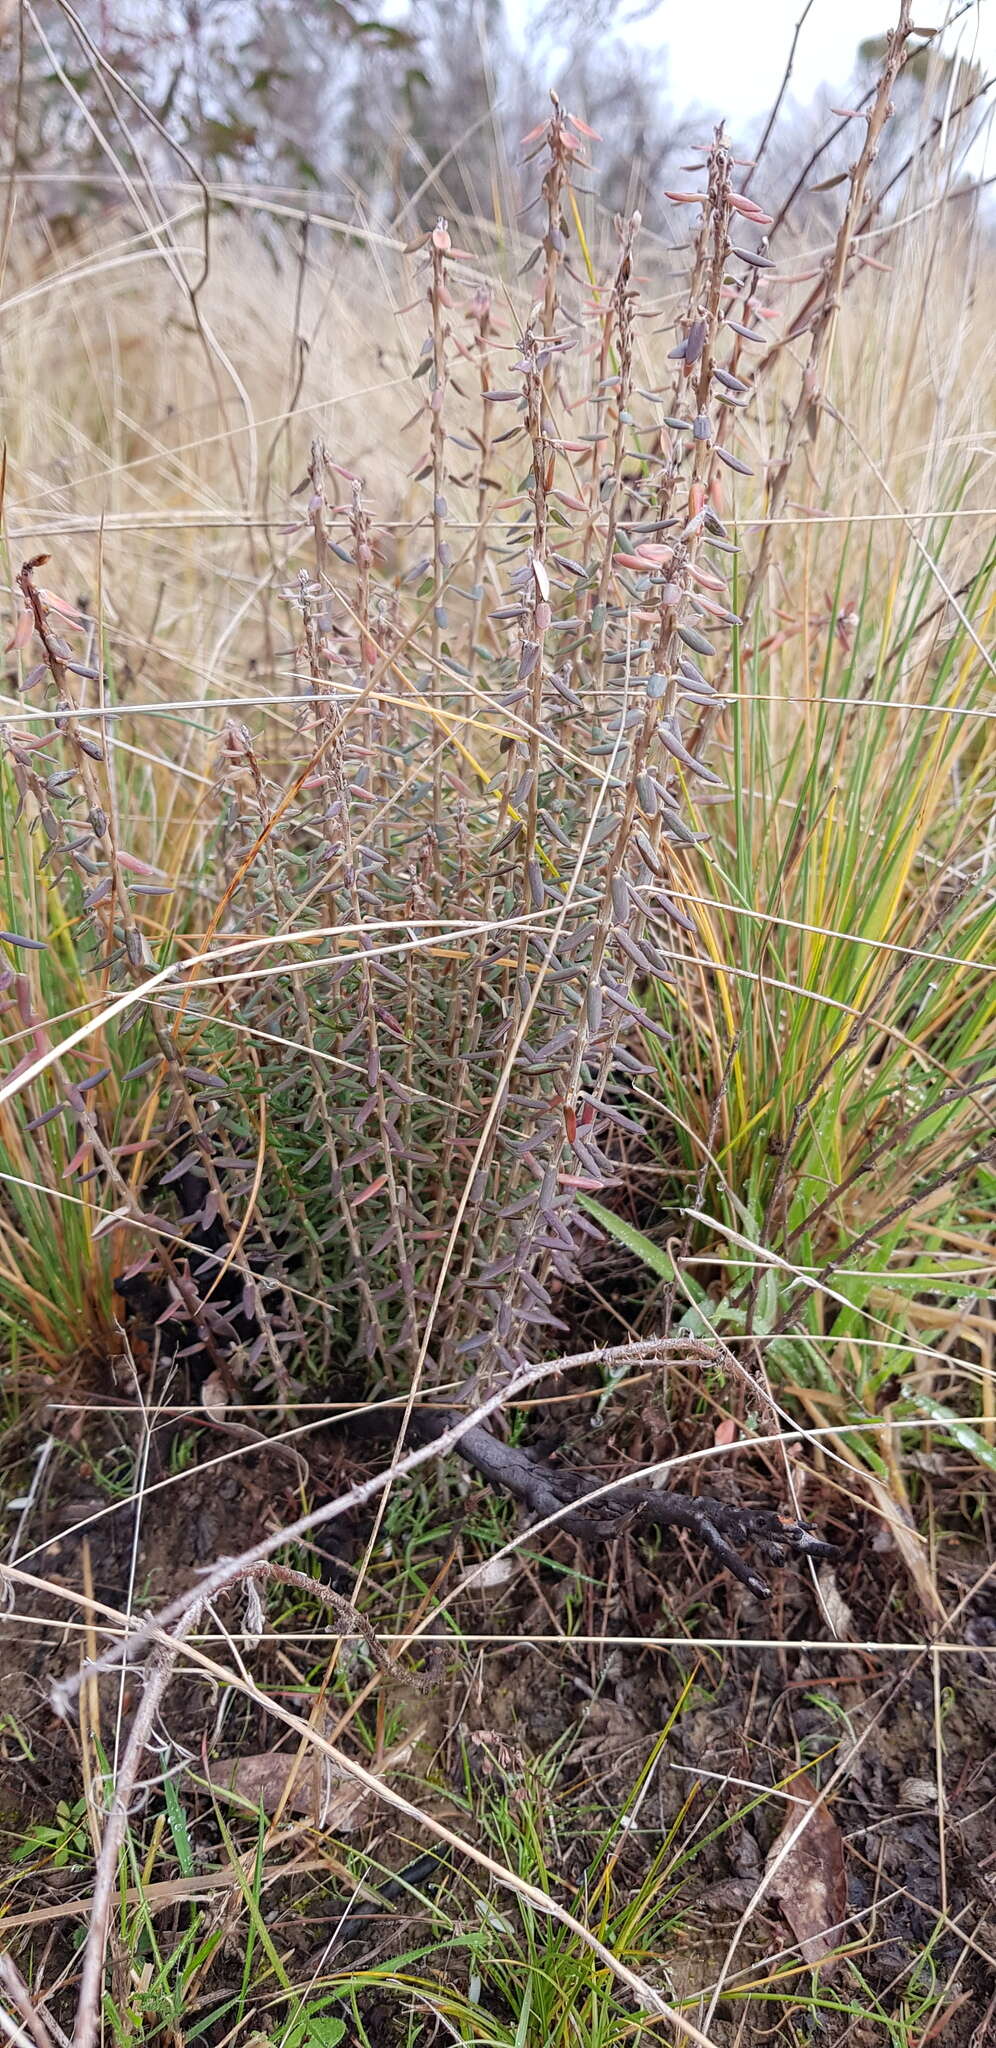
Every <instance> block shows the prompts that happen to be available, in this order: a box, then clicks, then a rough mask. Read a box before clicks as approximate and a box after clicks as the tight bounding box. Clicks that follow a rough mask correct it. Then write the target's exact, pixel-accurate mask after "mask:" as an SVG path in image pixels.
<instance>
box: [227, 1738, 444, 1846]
mask: <svg viewBox="0 0 996 2048" xmlns="http://www.w3.org/2000/svg"><path fill="white" fill-rule="evenodd" d="M421 1733H422V1730H421V1728H415V1729H413V1730H412V1732H411V1734H410V1735H408V1736H406V1738H405V1740H404V1741H403V1742H399V1743H397V1744H396V1745H395V1747H394V1748H393V1749H390V1750H388V1752H387V1754H386V1756H385V1758H384V1762H383V1765H382V1768H381V1773H380V1775H381V1776H382V1777H385V1778H386V1777H387V1775H388V1773H389V1772H390V1771H392V1770H396V1769H397V1767H398V1765H399V1764H405V1763H407V1762H408V1759H409V1757H410V1756H411V1754H412V1751H413V1750H414V1748H415V1745H416V1743H417V1742H418V1740H419V1737H420V1735H421ZM294 1764H295V1752H294V1750H293V1749H265V1750H262V1751H261V1752H260V1753H259V1754H258V1755H256V1756H240V1757H235V1758H232V1757H220V1758H219V1759H218V1761H217V1762H216V1763H215V1764H214V1765H213V1766H212V1768H211V1773H210V1776H211V1783H212V1784H213V1785H215V1786H216V1787H217V1789H218V1790H219V1791H224V1792H235V1793H237V1795H238V1797H239V1798H240V1799H245V1800H247V1801H248V1803H249V1804H250V1805H251V1806H261V1807H262V1809H263V1812H264V1813H266V1814H274V1813H276V1811H277V1808H278V1807H279V1805H280V1802H281V1799H282V1798H283V1795H284V1792H285V1790H286V1788H287V1784H288V1780H289V1779H291V1775H292V1773H293V1781H292V1783H291V1786H290V1791H289V1792H288V1795H287V1806H286V1810H287V1812H288V1813H303V1814H318V1815H319V1817H320V1819H321V1824H322V1827H323V1828H324V1829H326V1830H327V1831H328V1832H329V1833H330V1834H337V1835H348V1834H355V1833H356V1831H357V1829H359V1828H361V1827H364V1826H365V1825H366V1823H367V1822H368V1821H369V1820H370V1819H371V1818H372V1817H373V1814H374V1811H375V1809H376V1807H377V1804H378V1801H377V1795H376V1793H375V1792H371V1791H370V1790H369V1789H368V1787H367V1786H366V1785H360V1784H358V1783H357V1781H356V1779H355V1778H350V1777H347V1775H346V1773H345V1771H342V1770H340V1769H339V1767H338V1765H337V1764H335V1763H334V1762H333V1761H332V1758H331V1757H324V1756H322V1755H321V1754H320V1753H319V1754H310V1755H307V1756H305V1757H303V1758H302V1760H301V1763H300V1765H299V1766H298V1768H297V1770H296V1771H295V1769H294Z"/></svg>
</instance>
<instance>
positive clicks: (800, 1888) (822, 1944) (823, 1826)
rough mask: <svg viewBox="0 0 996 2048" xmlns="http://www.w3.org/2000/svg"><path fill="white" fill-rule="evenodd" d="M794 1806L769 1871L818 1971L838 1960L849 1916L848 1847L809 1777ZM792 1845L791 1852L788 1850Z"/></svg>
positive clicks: (797, 1783)
mask: <svg viewBox="0 0 996 2048" xmlns="http://www.w3.org/2000/svg"><path fill="white" fill-rule="evenodd" d="M792 1792H793V1795H794V1798H793V1803H792V1805H791V1806H790V1807H789V1809H788V1813H787V1815H786V1819H785V1825H784V1827H782V1828H781V1829H780V1830H779V1832H778V1834H777V1835H776V1836H775V1839H774V1841H773V1842H772V1845H771V1848H770V1849H769V1851H768V1861H767V1868H768V1869H769V1870H772V1869H774V1867H775V1866H776V1865H777V1875H776V1876H775V1878H774V1879H773V1881H772V1885H771V1890H772V1893H773V1895H774V1897H775V1898H777V1899H778V1901H779V1903H780V1905H781V1909H782V1913H783V1914H784V1917H785V1919H786V1920H787V1921H788V1924H789V1926H790V1927H791V1929H792V1932H793V1934H794V1935H795V1938H796V1941H797V1942H798V1944H799V1947H800V1949H801V1950H802V1954H803V1956H804V1957H805V1959H806V1962H807V1963H809V1964H810V1965H812V1966H813V1967H815V1965H816V1964H817V1963H821V1962H822V1961H823V1960H824V1957H826V1956H828V1955H832V1954H833V1951H834V1949H835V1948H836V1947H837V1943H838V1941H839V1939H840V1935H839V1929H840V1926H841V1923H842V1921H843V1919H844V1915H845V1913H846V1911H847V1878H846V1875H845V1872H844V1843H843V1838H842V1836H841V1832H840V1829H839V1827H838V1826H837V1823H836V1821H835V1820H834V1818H833V1815H832V1814H831V1813H829V1812H828V1811H827V1808H826V1805H825V1804H824V1803H823V1802H822V1801H821V1800H820V1795H819V1791H818V1789H817V1787H816V1786H815V1785H814V1783H813V1780H812V1778H810V1777H808V1776H807V1775H806V1774H805V1773H803V1774H802V1775H801V1776H800V1777H798V1778H793V1780H792ZM800 1799H805V1800H808V1801H809V1803H810V1811H809V1813H808V1814H807V1815H806V1816H805V1821H806V1824H805V1827H804V1828H803V1829H802V1831H801V1833H800V1834H799V1835H798V1836H797V1837H796V1839H795V1840H794V1841H793V1840H792V1837H793V1836H794V1835H795V1833H796V1829H797V1828H798V1826H799V1822H800V1820H801V1819H802V1818H803V1815H802V1813H801V1811H800V1808H799V1805H798V1803H797V1802H798V1801H799V1800H800ZM788 1842H792V1846H791V1848H790V1849H788V1850H787V1852H786V1853H783V1852H784V1851H785V1845H786V1843H788Z"/></svg>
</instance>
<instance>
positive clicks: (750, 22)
mask: <svg viewBox="0 0 996 2048" xmlns="http://www.w3.org/2000/svg"><path fill="white" fill-rule="evenodd" d="M957 4H958V0H951V4H950V5H949V0H916V4H915V6H914V9H913V16H914V20H915V22H916V23H917V25H918V26H926V27H931V28H939V27H940V26H941V24H942V23H943V22H944V21H945V19H946V18H947V15H948V14H949V12H950V13H953V12H954V11H955V7H956V5H957ZM804 5H805V0H658V4H657V5H656V6H651V7H650V8H649V9H645V7H644V5H643V4H639V5H634V6H633V7H632V9H631V12H632V15H633V16H634V19H633V21H632V25H631V27H630V28H629V29H626V28H625V27H624V24H625V20H626V14H627V7H626V4H625V0H624V4H623V6H622V7H620V10H619V14H618V16H617V27H618V29H619V30H620V31H621V32H623V33H625V34H627V35H630V36H632V37H633V38H634V39H635V40H637V41H639V42H641V43H646V44H647V45H648V46H649V47H651V48H654V47H656V48H657V49H658V50H661V51H666V53H667V61H666V76H667V83H668V97H669V99H670V100H671V102H672V104H673V105H674V107H675V108H676V109H678V110H682V109H683V108H685V107H689V108H691V107H692V106H693V105H694V104H695V103H696V102H699V103H701V104H703V105H708V106H710V107H722V108H723V109H724V110H725V112H726V115H727V119H728V122H729V126H730V131H731V134H735V132H736V128H737V125H738V123H746V122H749V121H750V120H751V119H752V117H754V116H756V115H758V114H762V113H765V112H767V110H768V108H769V107H770V105H771V103H772V100H773V99H774V96H775V94H776V92H777V91H778V87H779V85H780V83H781V78H782V73H783V71H784V69H785V60H786V57H787V55H788V51H789V47H790V44H791V41H792V32H793V29H794V28H795V24H796V22H797V21H798V19H799V16H800V14H801V13H802V10H803V7H804ZM510 11H511V12H512V13H513V14H514V12H515V8H514V5H513V7H512V9H511V10H510ZM898 11H899V10H898V0H812V6H811V7H810V10H809V14H808V15H807V17H806V21H805V23H804V25H803V28H802V31H801V33H800V36H799V45H798V49H797V51H796V59H795V65H794V68H793V73H792V80H791V84H790V87H789V91H790V94H791V95H792V97H794V98H795V99H797V100H798V101H799V102H800V104H802V105H805V104H807V103H808V102H809V101H810V100H811V99H812V97H813V94H814V93H815V92H816V91H818V89H819V88H820V86H822V85H824V84H826V85H829V86H830V87H831V88H833V89H838V88H841V87H844V86H846V84H847V82H848V80H849V78H850V76H851V73H852V70H853V67H854V59H855V53H856V51H857V47H858V44H859V43H860V42H861V41H862V40H863V39H864V37H866V36H873V35H880V34H881V33H882V32H883V30H884V29H886V28H888V27H890V26H891V25H892V23H893V22H894V21H895V20H896V18H897V15H898ZM958 37H960V47H961V49H962V53H963V54H964V55H965V56H974V57H975V58H976V59H977V60H978V61H979V62H981V63H982V64H983V65H984V67H985V69H986V72H987V75H993V74H996V0H973V5H972V6H971V8H970V10H969V12H968V13H967V14H966V15H965V16H964V18H963V20H962V21H961V22H959V24H958V25H957V28H956V29H953V30H949V31H948V33H947V35H946V37H945V42H944V47H945V49H946V50H949V51H950V50H951V49H952V48H953V47H954V43H955V40H956V38H958Z"/></svg>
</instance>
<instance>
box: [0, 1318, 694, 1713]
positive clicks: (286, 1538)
mask: <svg viewBox="0 0 996 2048" xmlns="http://www.w3.org/2000/svg"><path fill="white" fill-rule="evenodd" d="M689 1354H691V1356H693V1357H695V1356H699V1357H703V1358H708V1359H709V1361H710V1362H711V1363H713V1364H716V1363H718V1362H719V1361H718V1360H717V1359H716V1356H715V1352H714V1350H713V1347H712V1346H711V1345H706V1344H703V1342H702V1339H701V1338H700V1337H668V1338H663V1337H648V1338H645V1339H642V1340H640V1341H638V1342H636V1343H633V1344H619V1345H616V1346H614V1347H613V1348H610V1349H609V1350H605V1349H604V1348H601V1347H600V1348H597V1349H596V1350H594V1351H581V1352H577V1353H575V1354H573V1355H571V1356H569V1357H562V1358H555V1359H547V1360H546V1361H545V1362H544V1363H542V1364H539V1365H532V1366H529V1367H527V1369H526V1370H525V1371H524V1372H522V1373H520V1374H519V1376H518V1377H517V1378H516V1379H514V1380H510V1381H509V1382H508V1384H507V1385H506V1386H504V1387H501V1388H499V1390H498V1391H497V1393H494V1394H490V1395H489V1396H488V1398H487V1400H486V1401H482V1402H481V1404H480V1406H479V1407H477V1408H474V1409H473V1410H470V1411H469V1412H468V1413H467V1414H466V1415H465V1416H463V1415H462V1416H460V1417H459V1419H458V1420H457V1421H455V1422H453V1423H451V1424H450V1425H449V1427H448V1428H446V1429H444V1430H443V1431H442V1433H441V1435H439V1436H437V1437H436V1438H434V1440H433V1441H431V1442H429V1443H424V1444H418V1445H416V1447H415V1448H414V1449H413V1450H411V1451H406V1452H405V1454H404V1456H403V1457H401V1458H397V1459H395V1460H393V1461H392V1463H391V1464H390V1465H389V1466H387V1468H386V1470H385V1471H383V1472H377V1473H375V1474H374V1476H373V1478H371V1479H364V1480H362V1481H361V1482H360V1483H359V1484H358V1485H356V1486H351V1487H350V1488H349V1491H348V1492H347V1493H343V1494H339V1495H337V1497H336V1499H335V1500H330V1501H326V1502H325V1503H324V1505H323V1506H322V1507H320V1508H314V1509H313V1510H312V1511H311V1513H310V1514H307V1515H299V1516H298V1518H297V1520H296V1521H294V1522H288V1523H287V1525H286V1526H285V1527H284V1528H282V1529H276V1530H274V1532H273V1534H272V1535H270V1536H266V1537H264V1538H263V1539H262V1541H261V1542H259V1543H256V1544H254V1545H253V1546H252V1548H251V1549H250V1550H245V1551H243V1552H242V1553H241V1555H240V1556H239V1557H235V1558H227V1559H222V1560H221V1562H220V1563H219V1564H217V1565H216V1566H215V1567H214V1569H213V1571H211V1572H209V1573H207V1574H206V1575H205V1577H204V1579H203V1581H202V1583H201V1584H200V1585H199V1586H197V1587H195V1588H194V1589H193V1591H191V1592H187V1593H181V1594H180V1595H179V1596H178V1597H177V1599H175V1600H171V1601H170V1602H169V1604H168V1605H167V1606H166V1607H164V1608H163V1609H162V1611H161V1612H160V1613H159V1614H157V1615H156V1616H155V1617H154V1619H150V1620H148V1621H142V1622H139V1623H138V1624H137V1626H135V1627H134V1628H132V1629H131V1630H130V1631H129V1633H128V1634H127V1635H126V1636H125V1637H124V1638H123V1640H122V1641H121V1642H119V1643H115V1644H114V1645H113V1646H112V1647H111V1648H110V1649H109V1650H105V1652H104V1654H103V1656H102V1657H101V1658H100V1659H99V1660H98V1662H97V1663H96V1664H93V1665H90V1666H88V1667H86V1669H85V1670H84V1671H81V1672H78V1673H75V1674H72V1675H70V1676H69V1677H68V1678H66V1679H63V1680H62V1682H61V1683H60V1684H59V1685H58V1686H56V1688H55V1689H54V1693H53V1700H54V1702H55V1705H56V1709H57V1711H58V1712H60V1713H66V1712H68V1709H69V1707H70V1706H71V1704H72V1702H73V1700H74V1699H75V1697H76V1694H77V1693H78V1691H79V1688H80V1686H81V1684H82V1683H83V1681H84V1678H85V1677H87V1676H88V1675H89V1674H93V1675H95V1676H96V1675H99V1674H100V1673H101V1672H104V1671H111V1670H113V1669H114V1668H115V1666H116V1665H118V1664H119V1663H121V1661H122V1660H123V1659H124V1658H129V1657H131V1656H132V1654H133V1652H134V1651H135V1650H137V1649H139V1648H141V1646H142V1645H143V1644H144V1643H149V1642H153V1641H158V1642H165V1641H167V1640H168V1637H167V1634H166V1632H167V1631H168V1630H169V1629H170V1628H172V1626H173V1624H174V1623H176V1622H179V1621H180V1620H181V1618H183V1617H184V1616H186V1615H187V1613H188V1612H189V1610H190V1607H191V1605H192V1604H199V1603H200V1602H201V1601H202V1600H212V1599H214V1597H215V1595H216V1594H217V1593H221V1592H223V1591H224V1590H225V1588H226V1587H227V1586H229V1585H230V1584H231V1582H232V1580H233V1578H234V1577H236V1576H238V1574H240V1573H244V1572H246V1571H247V1570H248V1569H249V1567H250V1566H251V1565H254V1564H262V1563H263V1561H264V1559H266V1558H268V1557H272V1555H273V1553H274V1551H276V1550H283V1549H284V1548H285V1547H286V1545H287V1544H288V1543H295V1542H296V1541H297V1539H298V1537H299V1536H307V1535H309V1534H310V1532H311V1531H312V1530H313V1529H319V1528H321V1527H322V1526H323V1525H324V1523H326V1522H332V1521H335V1520H337V1519H338V1517H339V1516H341V1515H345V1514H349V1513H351V1511H352V1510H353V1509H354V1508H359V1507H365V1506H366V1503H367V1501H369V1500H373V1499H374V1498H375V1497H376V1495H377V1494H379V1493H382V1492H383V1491H384V1489H385V1488H386V1487H389V1486H391V1485H393V1483H394V1481H395V1480H396V1479H402V1478H404V1477H405V1475H406V1474H407V1473H409V1472H414V1471H416V1470H417V1469H418V1467H419V1466H421V1465H427V1464H429V1463H431V1461H432V1460H433V1459H435V1458H439V1457H443V1456H444V1455H445V1454H446V1452H447V1451H452V1450H454V1449H455V1448H456V1446H457V1445H458V1444H459V1442H460V1439H461V1437H463V1436H465V1435H466V1434H467V1431H468V1430H470V1429H473V1428H475V1427H476V1425H477V1424H478V1423H481V1422H486V1421H487V1419H488V1417H489V1416H491V1415H495V1414H497V1413H498V1411H499V1409H501V1408H504V1407H506V1406H507V1405H508V1404H509V1403H511V1402H514V1401H515V1400H516V1399H517V1398H518V1396H519V1395H520V1394H522V1393H525V1392H526V1390H527V1388H529V1387H532V1386H534V1385H535V1384H536V1382H537V1380H541V1379H546V1378H549V1377H550V1376H551V1375H552V1374H554V1373H563V1372H579V1371H583V1370H584V1369H585V1367H587V1366H593V1365H597V1366H602V1367H606V1368H608V1369H611V1368H612V1367H613V1366H615V1365H623V1364H632V1365H637V1364H646V1363H649V1361H650V1360H652V1359H659V1360H662V1359H666V1358H668V1357H687V1356H688V1355H689ZM2 1570H3V1568H2V1567H0V1575H2ZM11 1577H12V1578H14V1579H15V1580H16V1575H14V1574H11Z"/></svg>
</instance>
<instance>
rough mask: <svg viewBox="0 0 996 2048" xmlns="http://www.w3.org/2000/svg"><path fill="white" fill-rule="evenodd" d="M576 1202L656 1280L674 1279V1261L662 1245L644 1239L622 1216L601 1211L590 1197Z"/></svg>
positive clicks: (580, 1197)
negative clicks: (640, 1261)
mask: <svg viewBox="0 0 996 2048" xmlns="http://www.w3.org/2000/svg"><path fill="white" fill-rule="evenodd" d="M578 1202H579V1203H580V1206H581V1208H582V1209H584V1210H585V1212H586V1214H587V1215H589V1216H592V1217H594V1220H595V1222H596V1223H600V1224H601V1226H602V1229H603V1230H607V1231H608V1233H609V1236H610V1237H615V1238H618V1240H619V1243H620V1244H624V1245H625V1246H626V1248H627V1250H628V1251H631V1252H635V1253H636V1256H637V1258H638V1259H642V1260H643V1263H644V1265H645V1266H649V1267H650V1270H651V1272H652V1273H656V1274H657V1277H658V1279H660V1280H673V1279H674V1278H675V1271H674V1261H673V1259H672V1258H671V1254H670V1252H666V1251H665V1250H664V1248H663V1246H662V1245H659V1244H654V1242H653V1239H652V1238H649V1237H644V1234H643V1232H642V1230H634V1228H633V1225H632V1223H627V1222H625V1220H624V1218H623V1217H622V1216H616V1215H615V1214H614V1213H613V1211H612V1210H611V1209H603V1207H602V1204H601V1202H596V1201H594V1200H593V1198H592V1196H591V1195H579V1196H578Z"/></svg>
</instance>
